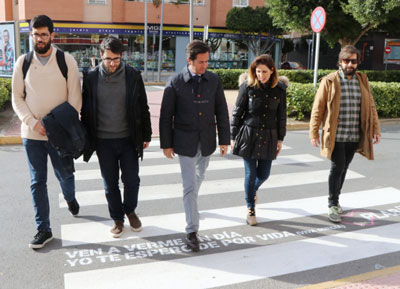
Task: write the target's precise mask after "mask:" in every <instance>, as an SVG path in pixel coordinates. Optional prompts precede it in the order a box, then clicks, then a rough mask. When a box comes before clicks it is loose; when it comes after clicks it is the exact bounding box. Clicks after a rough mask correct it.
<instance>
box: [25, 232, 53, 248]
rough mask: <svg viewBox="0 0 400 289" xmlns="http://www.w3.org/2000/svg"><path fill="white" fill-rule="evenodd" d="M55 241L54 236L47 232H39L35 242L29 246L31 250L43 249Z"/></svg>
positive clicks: (34, 239)
mask: <svg viewBox="0 0 400 289" xmlns="http://www.w3.org/2000/svg"><path fill="white" fill-rule="evenodd" d="M51 240H53V234H52V233H51V232H47V231H38V232H37V234H36V235H35V237H33V240H32V241H31V243H30V244H29V248H31V249H40V248H43V247H44V245H46V244H47V243H48V242H50V241H51Z"/></svg>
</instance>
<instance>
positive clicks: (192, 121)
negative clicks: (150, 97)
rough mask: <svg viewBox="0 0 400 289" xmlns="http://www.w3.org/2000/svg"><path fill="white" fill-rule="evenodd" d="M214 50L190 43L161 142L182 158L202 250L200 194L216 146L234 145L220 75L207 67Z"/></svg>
mask: <svg viewBox="0 0 400 289" xmlns="http://www.w3.org/2000/svg"><path fill="white" fill-rule="evenodd" d="M209 56H210V48H209V47H208V46H207V44H205V43H204V42H202V41H199V40H194V41H192V42H190V43H189V44H188V45H187V46H186V58H187V62H188V65H187V66H186V67H185V68H183V70H182V71H181V72H180V73H178V74H177V75H175V76H174V77H173V78H172V79H171V80H170V81H169V82H168V83H167V85H166V88H165V90H164V96H163V100H162V104H161V113H160V146H161V148H162V149H163V152H164V155H165V156H166V157H167V158H170V159H172V158H173V157H174V156H175V153H176V154H177V155H178V156H179V163H180V166H181V174H182V182H183V204H184V207H185V215H186V223H187V226H186V233H187V238H186V239H187V246H188V248H190V249H191V250H192V251H194V252H196V251H199V249H200V247H199V241H198V238H197V232H198V230H199V210H198V207H197V196H198V192H199V189H200V185H201V183H202V181H203V179H204V174H205V171H206V169H207V167H208V163H209V159H210V155H211V154H212V153H213V152H214V151H215V149H216V128H217V130H218V143H219V146H220V152H221V156H224V155H225V154H226V153H227V151H228V145H229V144H230V133H229V116H228V107H227V105H226V100H225V95H224V90H223V88H222V83H221V80H220V79H219V77H218V75H216V74H215V73H212V72H210V71H207V66H208V59H209Z"/></svg>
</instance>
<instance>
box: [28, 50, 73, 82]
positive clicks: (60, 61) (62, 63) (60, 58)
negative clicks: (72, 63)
mask: <svg viewBox="0 0 400 289" xmlns="http://www.w3.org/2000/svg"><path fill="white" fill-rule="evenodd" d="M32 58H33V51H31V52H28V53H27V54H26V55H25V59H24V63H23V65H22V72H23V74H24V79H25V77H26V74H27V73H28V69H29V66H30V65H31V62H32ZM56 58H57V64H58V67H59V68H60V70H61V73H62V75H63V76H64V78H65V80H66V81H67V80H68V66H67V63H66V62H65V55H64V51H61V50H58V49H57V52H56Z"/></svg>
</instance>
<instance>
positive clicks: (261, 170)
mask: <svg viewBox="0 0 400 289" xmlns="http://www.w3.org/2000/svg"><path fill="white" fill-rule="evenodd" d="M243 160H244V172H245V179H244V191H245V193H246V203H247V208H250V209H254V206H255V204H254V203H255V202H254V197H255V194H256V192H257V190H258V188H259V187H260V186H261V185H262V184H263V183H264V182H265V181H266V180H267V179H268V177H269V174H270V172H271V165H272V160H258V159H247V158H243Z"/></svg>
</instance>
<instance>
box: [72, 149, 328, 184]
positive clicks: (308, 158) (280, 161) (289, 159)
mask: <svg viewBox="0 0 400 289" xmlns="http://www.w3.org/2000/svg"><path fill="white" fill-rule="evenodd" d="M321 161H323V159H322V158H318V157H315V156H313V155H310V154H297V155H289V156H281V157H279V158H277V159H276V160H275V161H274V162H273V163H272V164H273V165H284V164H285V165H286V164H294V163H309V162H321ZM241 167H243V160H242V159H234V160H220V161H210V165H209V167H208V168H207V171H214V170H224V169H233V168H241ZM139 171H140V172H139V174H140V176H150V175H164V174H172V173H180V172H181V169H180V166H179V164H178V163H173V164H167V165H154V166H141V167H140V170H139ZM93 179H101V173H100V170H99V169H94V170H78V171H77V172H76V173H75V180H77V181H80V180H93Z"/></svg>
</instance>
